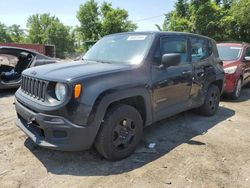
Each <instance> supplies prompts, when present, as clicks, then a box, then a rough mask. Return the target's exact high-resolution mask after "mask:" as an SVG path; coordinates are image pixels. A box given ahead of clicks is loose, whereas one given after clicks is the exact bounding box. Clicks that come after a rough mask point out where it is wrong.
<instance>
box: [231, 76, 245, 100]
mask: <svg viewBox="0 0 250 188" xmlns="http://www.w3.org/2000/svg"><path fill="white" fill-rule="evenodd" d="M241 89H242V80H241V79H239V80H238V81H237V83H236V86H235V88H234V91H233V92H232V93H230V95H229V97H230V98H231V99H233V100H237V99H238V98H239V97H240V94H241Z"/></svg>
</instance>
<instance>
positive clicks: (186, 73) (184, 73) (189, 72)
mask: <svg viewBox="0 0 250 188" xmlns="http://www.w3.org/2000/svg"><path fill="white" fill-rule="evenodd" d="M190 74H192V71H183V72H182V75H190Z"/></svg>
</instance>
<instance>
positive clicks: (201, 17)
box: [190, 0, 224, 40]
mask: <svg viewBox="0 0 250 188" xmlns="http://www.w3.org/2000/svg"><path fill="white" fill-rule="evenodd" d="M190 12H191V17H190V19H191V20H190V21H191V23H192V27H191V31H192V32H195V33H198V34H202V35H208V36H210V37H212V38H214V39H216V40H219V39H220V38H223V36H222V35H223V28H222V27H221V19H222V18H223V16H224V14H223V10H222V8H221V7H220V6H218V5H217V4H216V3H215V2H214V1H211V0H200V1H197V0H192V1H191V3H190Z"/></svg>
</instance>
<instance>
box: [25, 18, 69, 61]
mask: <svg viewBox="0 0 250 188" xmlns="http://www.w3.org/2000/svg"><path fill="white" fill-rule="evenodd" d="M27 28H28V29H29V39H30V41H31V42H32V43H39V44H52V45H55V46H56V54H57V56H58V57H64V55H65V52H72V51H73V45H74V40H73V38H72V35H71V33H70V27H67V26H65V25H63V24H62V23H61V22H60V20H59V19H58V18H57V17H55V16H50V14H41V15H40V14H36V15H32V16H30V17H29V19H28V22H27Z"/></svg>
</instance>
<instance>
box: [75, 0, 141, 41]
mask: <svg viewBox="0 0 250 188" xmlns="http://www.w3.org/2000/svg"><path fill="white" fill-rule="evenodd" d="M128 17H129V15H128V12H127V11H126V10H124V9H120V8H113V7H112V4H111V3H106V2H104V3H103V4H102V5H101V6H99V5H98V3H97V2H96V1H95V0H88V1H87V2H86V3H84V4H82V5H80V8H79V11H78V12H77V19H78V20H79V22H80V27H79V28H78V32H79V33H80V35H81V37H82V39H83V41H96V40H98V39H99V38H101V37H102V36H104V35H108V34H112V33H117V32H127V31H134V30H135V29H136V28H137V26H136V24H134V23H133V22H132V21H130V20H129V19H128Z"/></svg>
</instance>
